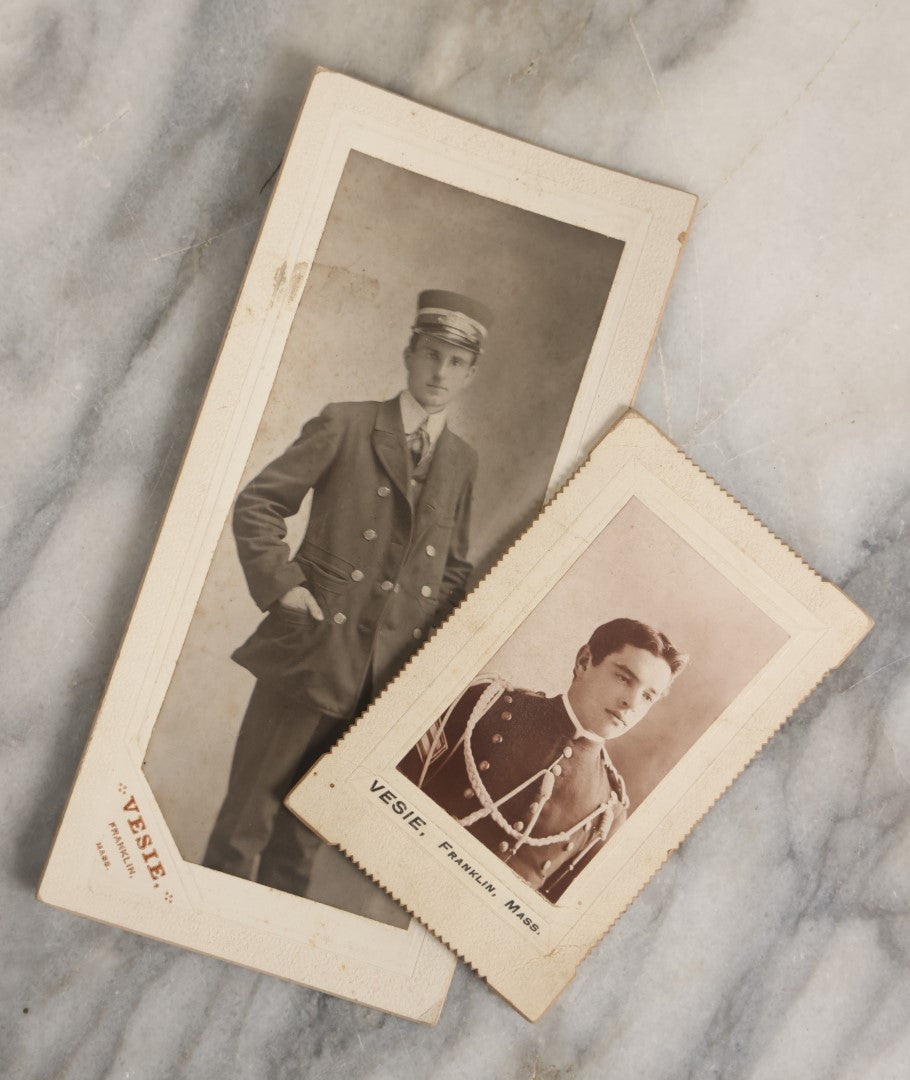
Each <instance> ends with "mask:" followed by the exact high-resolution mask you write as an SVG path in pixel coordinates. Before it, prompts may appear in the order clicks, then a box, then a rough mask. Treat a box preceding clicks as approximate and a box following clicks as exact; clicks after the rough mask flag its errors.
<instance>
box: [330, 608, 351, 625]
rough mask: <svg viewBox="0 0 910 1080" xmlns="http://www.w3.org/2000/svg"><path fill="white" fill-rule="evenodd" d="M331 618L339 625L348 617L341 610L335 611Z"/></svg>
mask: <svg viewBox="0 0 910 1080" xmlns="http://www.w3.org/2000/svg"><path fill="white" fill-rule="evenodd" d="M332 618H333V620H334V621H335V622H336V623H338V625H339V626H341V624H342V623H346V622H347V621H348V617H347V615H345V613H344V612H343V611H336V612H335V614H334V615H333V616H332Z"/></svg>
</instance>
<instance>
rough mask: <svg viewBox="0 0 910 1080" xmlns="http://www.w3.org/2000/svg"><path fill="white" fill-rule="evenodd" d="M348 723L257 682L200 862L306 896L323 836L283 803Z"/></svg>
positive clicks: (228, 872) (214, 868) (284, 890)
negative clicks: (228, 776) (225, 793)
mask: <svg viewBox="0 0 910 1080" xmlns="http://www.w3.org/2000/svg"><path fill="white" fill-rule="evenodd" d="M349 723H350V721H348V720H345V719H338V718H337V717H333V716H325V715H323V714H322V713H321V712H319V711H317V710H315V709H313V708H311V707H309V706H306V705H301V704H300V703H299V702H295V701H291V700H290V699H289V698H286V697H283V696H282V695H281V694H277V693H275V691H274V690H272V689H271V688H270V687H268V686H267V685H264V684H263V683H261V682H257V683H256V686H255V688H254V690H253V694H252V697H251V698H250V703H249V705H248V706H247V710H246V713H245V714H244V717H243V722H242V723H241V725H240V734H239V735H238V736H237V745H236V747H235V748H234V759H233V761H232V763H231V775H230V779H229V781H228V791H227V795H226V796H225V799H224V803H223V804H222V806H221V810H220V812H219V814H218V819H217V821H216V822H215V827H214V829H213V830H212V835H211V837H210V838H209V842H208V847H207V848H206V851H205V856H204V857H203V859H202V864H203V865H204V866H208V867H210V868H211V869H213V870H221V871H222V872H223V873H225V874H233V875H234V876H235V877H242V878H246V879H247V880H248V881H258V882H260V883H261V884H263V885H270V886H272V887H273V888H275V889H281V890H282V892H289V893H294V894H295V895H297V896H306V889H307V884H308V882H309V878H310V871H311V868H312V865H313V859H314V858H315V856H316V853H317V851H318V850H319V848H320V847H321V846H322V841H321V840H320V839H319V838H318V837H317V836H316V835H315V834H314V833H312V832H311V831H310V830H309V829H308V828H307V827H306V826H305V825H304V824H303V822H301V821H300V819H299V818H297V817H295V816H294V814H292V813H291V812H290V810H288V809H286V808H285V806H284V805H283V800H284V799H285V798H286V796H287V795H288V793H289V792H290V790H291V788H292V787H293V786H294V785H295V784H296V783H297V781H298V780H299V779H300V778H301V777H302V776H303V774H304V773H305V772H306V771H307V770H308V769H310V768H311V767H312V766H313V765H314V764H315V762H316V761H317V759H318V758H319V757H321V755H322V754H324V753H326V751H328V750H329V749H330V748H331V746H332V744H333V743H335V742H336V741H337V739H338V738H340V736H341V735H342V733H343V732H344V731H345V729H346V728H347V727H348V724H349Z"/></svg>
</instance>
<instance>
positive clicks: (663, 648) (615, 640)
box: [588, 619, 689, 675]
mask: <svg viewBox="0 0 910 1080" xmlns="http://www.w3.org/2000/svg"><path fill="white" fill-rule="evenodd" d="M626 645H634V646H635V648H637V649H646V650H647V651H648V652H649V653H653V655H654V656H658V657H660V659H661V660H666V661H667V663H668V664H669V665H670V671H671V672H672V673H673V675H678V674H679V672H680V671H682V669H683V668H684V667H685V666H686V664H687V663H688V662H689V657H688V656H685V655H684V654H683V653H681V652H679V650H678V649H674V648H673V646H672V645H671V644H670V639H669V638H668V637H667V635H666V634H662V633H661V632H660V631H659V630H655V629H654V627H653V626H648V625H647V624H646V623H643V622H639V621H638V620H637V619H613V620H612V621H611V622H606V623H602V624H601V625H600V626H598V628H597V629H596V630H595V631H594V633H593V634H592V635H591V637H590V638H589V640H588V648H589V649H590V650H591V661H592V662H593V663H594V664H595V665H597V664H599V663H600V662H601V660H603V659H604V657H605V656H609V655H610V654H611V653H615V652H619V651H620V649H622V648H623V647H624V646H626Z"/></svg>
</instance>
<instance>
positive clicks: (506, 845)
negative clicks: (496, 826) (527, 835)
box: [499, 840, 509, 855]
mask: <svg viewBox="0 0 910 1080" xmlns="http://www.w3.org/2000/svg"><path fill="white" fill-rule="evenodd" d="M499 850H500V851H501V852H502V853H503V855H505V853H506V852H507V851H508V850H509V842H508V840H500V841H499Z"/></svg>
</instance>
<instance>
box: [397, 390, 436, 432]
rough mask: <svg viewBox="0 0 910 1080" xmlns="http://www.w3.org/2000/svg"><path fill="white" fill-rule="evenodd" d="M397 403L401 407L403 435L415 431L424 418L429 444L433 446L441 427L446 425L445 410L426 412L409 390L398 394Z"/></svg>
mask: <svg viewBox="0 0 910 1080" xmlns="http://www.w3.org/2000/svg"><path fill="white" fill-rule="evenodd" d="M398 404H399V406H400V408H401V422H402V424H403V425H404V433H405V435H410V434H411V432H412V431H416V430H417V429H418V428H419V427H420V425H421V424H422V423H423V422H424V420H426V422H427V431H428V432H429V435H430V446H435V445H436V443H437V441H438V439H439V436H440V435H441V434H442V429H443V428H444V427H445V426H446V411H445V409H443V410H442V412H438V413H428V412H427V410H426V409H425V408H424V407H423V406H422V405H421V404H420V402H419V401H418V400H417V398H415V397H414V395H413V394H412V393H411V391H410V390H402V391H401V393H400V394H399V395H398Z"/></svg>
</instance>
